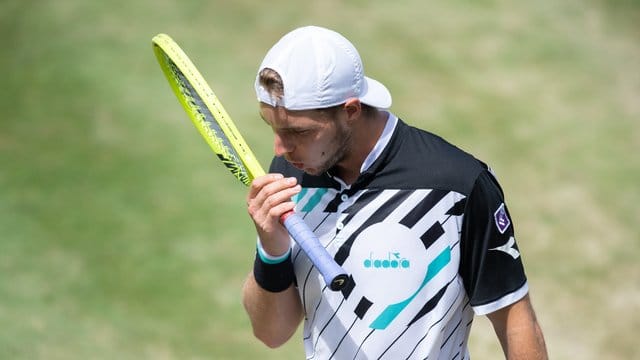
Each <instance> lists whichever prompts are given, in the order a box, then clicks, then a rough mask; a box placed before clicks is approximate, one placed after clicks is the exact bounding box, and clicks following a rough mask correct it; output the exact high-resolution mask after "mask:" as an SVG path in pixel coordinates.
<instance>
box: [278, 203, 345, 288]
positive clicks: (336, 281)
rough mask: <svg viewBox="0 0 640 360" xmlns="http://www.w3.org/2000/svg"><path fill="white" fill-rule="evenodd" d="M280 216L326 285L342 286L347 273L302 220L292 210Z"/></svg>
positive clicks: (332, 286) (331, 286) (330, 286)
mask: <svg viewBox="0 0 640 360" xmlns="http://www.w3.org/2000/svg"><path fill="white" fill-rule="evenodd" d="M282 218H284V220H283V221H282V224H283V225H284V227H285V228H287V231H289V234H290V235H291V237H292V238H293V239H294V240H295V241H296V243H297V244H298V246H300V248H302V251H304V252H305V253H306V254H307V257H309V259H310V260H311V262H312V263H313V264H314V265H315V266H316V267H317V268H318V271H319V272H320V274H321V275H322V277H323V278H324V281H325V283H326V284H327V286H329V288H331V289H332V290H339V289H340V288H342V287H343V286H344V285H345V284H346V280H347V273H346V272H345V271H344V269H342V267H341V266H340V265H338V264H337V263H336V262H335V260H334V259H333V257H331V255H329V253H328V252H327V250H326V249H325V248H324V246H322V244H321V243H320V240H318V237H317V236H316V235H315V234H314V233H313V231H311V229H310V228H309V226H307V224H306V223H305V222H304V220H302V218H301V217H300V216H299V215H298V214H296V213H294V212H289V213H287V214H285V215H284V216H283V217H282Z"/></svg>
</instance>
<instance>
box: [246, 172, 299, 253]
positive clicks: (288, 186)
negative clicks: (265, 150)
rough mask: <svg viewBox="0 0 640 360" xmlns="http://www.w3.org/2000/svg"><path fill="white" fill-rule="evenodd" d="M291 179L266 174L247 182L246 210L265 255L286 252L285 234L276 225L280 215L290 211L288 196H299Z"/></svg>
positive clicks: (286, 239) (293, 205)
mask: <svg viewBox="0 0 640 360" xmlns="http://www.w3.org/2000/svg"><path fill="white" fill-rule="evenodd" d="M300 190H301V187H300V185H298V184H297V180H296V179H295V178H285V177H283V176H282V175H281V174H267V175H264V176H261V177H259V178H256V179H254V180H253V182H252V183H251V187H250V189H249V194H248V195H247V211H248V212H249V216H251V219H253V223H254V225H255V227H256V231H257V232H258V236H259V238H260V242H261V243H262V247H263V249H264V251H265V252H267V254H269V255H273V256H279V255H282V254H284V253H286V252H287V250H289V246H290V243H289V235H288V233H287V230H286V229H285V228H284V227H283V226H282V225H281V224H280V216H282V215H283V214H285V213H287V212H289V211H291V210H293V208H294V207H295V203H294V202H293V201H291V197H292V196H294V195H296V194H297V193H299V192H300Z"/></svg>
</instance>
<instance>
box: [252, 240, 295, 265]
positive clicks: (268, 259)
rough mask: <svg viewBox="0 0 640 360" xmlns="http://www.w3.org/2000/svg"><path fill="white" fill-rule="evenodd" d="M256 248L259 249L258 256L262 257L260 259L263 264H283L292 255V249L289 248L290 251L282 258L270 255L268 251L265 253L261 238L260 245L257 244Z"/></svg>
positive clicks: (281, 256)
mask: <svg viewBox="0 0 640 360" xmlns="http://www.w3.org/2000/svg"><path fill="white" fill-rule="evenodd" d="M256 248H257V249H258V256H260V259H261V260H262V261H263V262H266V263H267V264H278V263H281V262H283V261H285V260H287V258H288V257H289V254H291V247H289V250H287V252H285V253H284V254H282V255H280V256H273V255H270V254H268V253H267V252H266V251H264V247H262V242H261V241H260V238H258V243H257V244H256Z"/></svg>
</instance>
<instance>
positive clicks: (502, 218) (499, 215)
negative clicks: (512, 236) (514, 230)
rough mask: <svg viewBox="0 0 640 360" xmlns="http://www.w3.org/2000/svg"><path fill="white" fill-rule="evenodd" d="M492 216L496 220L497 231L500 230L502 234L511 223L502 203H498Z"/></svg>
mask: <svg viewBox="0 0 640 360" xmlns="http://www.w3.org/2000/svg"><path fill="white" fill-rule="evenodd" d="M493 218H494V219H495V221H496V227H497V228H498V231H500V234H504V232H505V231H507V229H508V228H509V225H511V220H509V215H507V210H506V209H505V207H504V203H502V204H500V207H499V208H498V210H496V212H495V213H494V214H493Z"/></svg>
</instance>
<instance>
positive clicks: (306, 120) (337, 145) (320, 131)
mask: <svg viewBox="0 0 640 360" xmlns="http://www.w3.org/2000/svg"><path fill="white" fill-rule="evenodd" d="M334 114H335V115H334V116H331V115H328V114H327V113H323V112H319V111H315V110H298V111H291V110H286V109H284V108H281V107H277V108H274V107H272V106H269V105H266V104H260V115H261V117H262V119H263V120H264V121H265V122H266V123H267V125H269V126H270V127H271V129H272V130H273V134H274V142H273V148H274V153H275V155H277V156H283V157H284V158H285V160H287V161H288V162H289V163H291V164H292V165H293V166H295V167H296V168H298V169H301V170H303V171H304V172H306V173H308V174H311V175H320V174H322V173H324V172H325V171H327V170H329V169H330V168H332V167H333V166H335V165H336V164H339V163H340V162H341V161H342V160H343V159H344V158H345V156H346V155H347V154H348V152H349V150H350V140H351V129H350V128H349V127H348V125H347V123H346V118H345V117H346V115H345V112H344V111H342V110H337V111H335V112H334Z"/></svg>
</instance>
